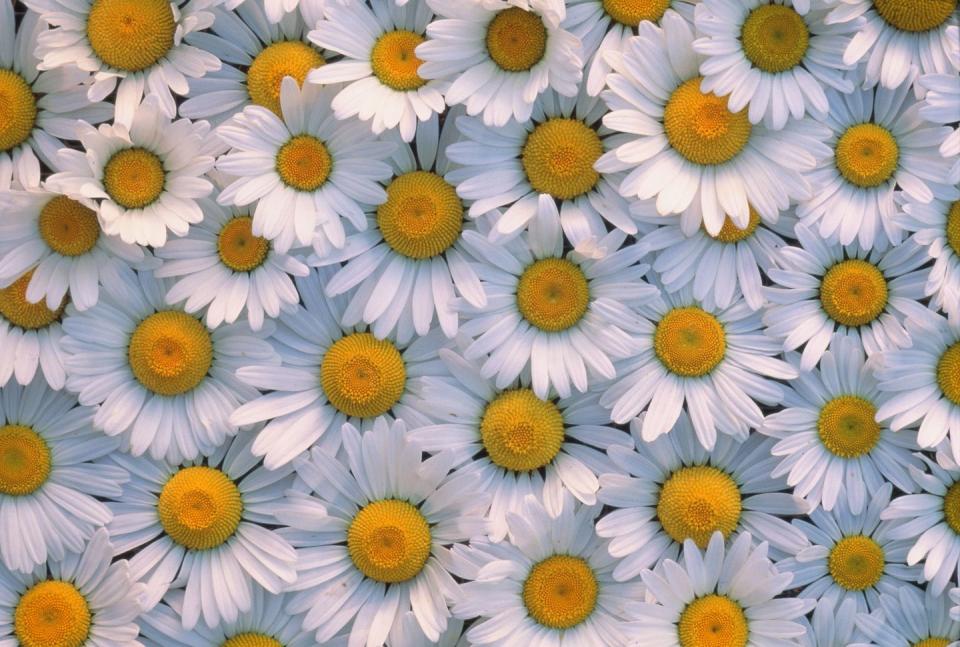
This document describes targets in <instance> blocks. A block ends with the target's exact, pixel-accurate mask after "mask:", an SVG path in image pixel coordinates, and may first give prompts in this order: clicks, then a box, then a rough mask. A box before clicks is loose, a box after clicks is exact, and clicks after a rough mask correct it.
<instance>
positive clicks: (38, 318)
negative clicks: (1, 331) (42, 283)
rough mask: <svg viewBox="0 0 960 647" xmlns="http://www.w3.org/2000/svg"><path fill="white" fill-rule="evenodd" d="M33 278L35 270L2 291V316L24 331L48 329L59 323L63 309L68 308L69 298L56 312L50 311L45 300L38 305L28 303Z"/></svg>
mask: <svg viewBox="0 0 960 647" xmlns="http://www.w3.org/2000/svg"><path fill="white" fill-rule="evenodd" d="M31 278H33V270H30V271H29V272H27V273H26V274H24V275H23V276H21V277H20V278H19V279H17V280H16V281H14V282H13V283H11V284H10V285H9V286H7V287H5V288H3V289H2V290H0V315H2V316H3V318H4V319H6V320H7V321H9V322H10V323H12V324H13V325H14V326H18V327H20V328H23V329H24V330H38V329H40V328H46V327H47V326H49V325H50V324H52V323H53V322H54V321H59V320H60V315H62V314H63V309H64V308H66V307H67V297H64V298H63V301H61V302H60V307H59V308H57V309H56V310H51V309H49V308H48V307H47V302H46V300H45V299H41V300H40V301H38V302H37V303H30V302H28V301H27V286H28V285H30V279H31Z"/></svg>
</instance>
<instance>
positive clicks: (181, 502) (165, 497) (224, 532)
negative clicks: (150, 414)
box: [157, 465, 243, 550]
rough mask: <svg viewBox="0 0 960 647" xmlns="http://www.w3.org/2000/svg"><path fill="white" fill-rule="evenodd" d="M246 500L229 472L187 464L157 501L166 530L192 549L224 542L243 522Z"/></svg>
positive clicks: (158, 510) (164, 489)
mask: <svg viewBox="0 0 960 647" xmlns="http://www.w3.org/2000/svg"><path fill="white" fill-rule="evenodd" d="M242 513H243V500H242V499H241V496H240V490H239V489H238V488H237V486H236V484H235V483H234V482H233V481H231V480H230V477H228V476H227V475H226V474H224V473H223V472H221V471H220V470H218V469H215V468H213V467H206V466H202V465H197V466H193V467H184V468H183V469H181V470H180V471H178V472H177V473H176V474H174V475H173V476H171V477H170V479H169V480H168V481H167V482H166V483H165V484H164V486H163V489H162V490H161V491H160V498H159V500H158V502H157V516H158V517H159V518H160V524H161V525H162V526H163V531H164V532H165V533H167V535H168V536H169V537H170V539H172V540H173V541H175V542H177V543H178V544H180V545H181V546H184V547H186V548H189V549H190V550H208V549H210V548H216V547H217V546H220V545H222V544H223V543H224V542H226V541H227V540H228V539H230V537H232V536H233V533H235V532H236V531H237V526H239V525H240V516H241V514H242Z"/></svg>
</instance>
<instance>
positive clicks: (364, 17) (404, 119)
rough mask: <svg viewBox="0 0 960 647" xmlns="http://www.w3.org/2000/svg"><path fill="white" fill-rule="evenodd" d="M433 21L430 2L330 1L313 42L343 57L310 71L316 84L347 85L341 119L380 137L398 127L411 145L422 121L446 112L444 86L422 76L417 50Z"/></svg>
mask: <svg viewBox="0 0 960 647" xmlns="http://www.w3.org/2000/svg"><path fill="white" fill-rule="evenodd" d="M432 19H433V12H432V11H430V8H429V6H428V5H427V3H426V0H414V2H413V3H411V4H408V5H405V6H403V7H398V6H397V5H396V4H395V3H394V0H372V2H371V3H370V6H367V5H366V4H365V3H360V2H354V3H350V4H346V5H340V4H336V3H333V2H328V3H327V4H326V5H325V7H324V19H323V20H321V21H320V22H318V23H317V24H316V28H315V29H314V30H313V31H311V32H310V40H311V42H313V43H315V44H317V45H319V46H321V47H325V48H327V49H329V50H330V51H333V52H337V53H339V54H342V55H343V58H342V59H340V60H338V61H335V62H333V63H330V64H329V65H324V66H323V67H321V68H318V69H315V70H313V71H312V72H310V75H309V76H308V77H307V80H308V81H309V82H311V83H318V84H330V83H347V84H348V85H346V87H344V88H343V89H341V90H340V91H339V92H338V93H337V96H335V97H334V98H333V101H332V102H331V104H330V105H331V107H332V108H333V111H334V114H335V115H336V117H337V119H347V118H349V117H353V116H358V117H359V118H360V119H361V120H362V121H369V122H370V127H371V128H372V129H373V132H374V133H376V134H378V135H379V134H380V133H382V132H383V131H385V130H389V129H393V128H397V127H398V126H399V131H400V135H401V137H402V138H403V141H406V142H409V141H411V140H412V139H413V136H414V133H415V132H416V131H417V122H418V121H421V122H422V121H426V120H427V119H429V118H430V117H431V116H432V115H435V114H437V113H442V112H443V110H444V107H445V105H446V104H445V103H444V100H443V91H444V90H445V89H446V86H447V85H448V84H447V83H446V82H445V81H439V80H428V79H425V78H423V77H421V76H420V75H419V73H418V70H419V68H420V65H421V64H422V63H423V61H421V60H420V59H419V58H417V55H416V53H415V51H414V50H416V48H417V46H418V45H420V43H423V42H424V41H425V40H426V38H425V36H424V33H425V32H426V29H427V25H428V24H429V23H430V21H431V20H432Z"/></svg>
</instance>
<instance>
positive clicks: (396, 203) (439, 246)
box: [377, 171, 463, 260]
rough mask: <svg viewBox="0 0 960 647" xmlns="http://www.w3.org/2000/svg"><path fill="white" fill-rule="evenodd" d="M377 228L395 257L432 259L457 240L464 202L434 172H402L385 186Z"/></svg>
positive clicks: (461, 223) (461, 224)
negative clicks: (385, 198) (398, 255)
mask: <svg viewBox="0 0 960 647" xmlns="http://www.w3.org/2000/svg"><path fill="white" fill-rule="evenodd" d="M377 225H378V226H379V227H380V233H382V234H383V239H384V240H385V241H387V244H388V245H389V246H390V248H391V249H393V251H395V252H397V253H398V254H401V255H403V256H406V257H407V258H414V259H418V260H422V259H425V258H433V257H434V256H437V255H438V254H442V253H443V252H445V251H447V249H449V248H450V246H451V245H453V244H454V243H455V242H457V239H458V238H459V237H460V232H461V231H462V229H463V203H462V202H460V198H459V197H458V196H457V191H456V189H454V188H453V187H452V186H450V184H448V183H447V181H446V180H444V179H443V178H442V177H440V176H439V175H437V174H436V173H430V172H429V171H413V172H411V173H404V174H403V175H399V176H397V177H396V178H395V179H394V180H393V182H391V183H390V184H389V185H388V186H387V201H386V202H384V203H383V204H381V205H380V206H379V207H377Z"/></svg>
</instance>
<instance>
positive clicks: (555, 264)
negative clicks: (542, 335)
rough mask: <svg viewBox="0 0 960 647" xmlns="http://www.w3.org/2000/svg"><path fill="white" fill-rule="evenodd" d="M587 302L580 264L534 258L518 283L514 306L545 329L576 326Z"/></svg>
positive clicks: (588, 297) (587, 286) (534, 323)
mask: <svg viewBox="0 0 960 647" xmlns="http://www.w3.org/2000/svg"><path fill="white" fill-rule="evenodd" d="M589 305H590V286H589V284H588V283H587V277H586V276H585V275H584V273H583V270H581V269H580V267H579V266H577V265H575V264H574V263H571V262H570V261H568V260H566V259H565V258H544V259H541V260H539V261H534V262H533V264H532V265H530V266H528V267H527V269H525V270H524V271H523V274H522V275H520V281H519V282H518V283H517V309H518V310H520V314H521V315H523V318H524V319H526V320H527V321H528V322H530V324H532V325H533V326H536V327H537V328H539V329H540V330H544V331H546V332H559V331H561V330H566V329H567V328H570V327H571V326H574V325H576V324H577V323H578V322H579V321H580V320H581V319H582V318H583V315H584V314H586V312H587V307H588V306H589Z"/></svg>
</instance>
